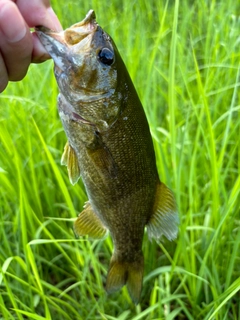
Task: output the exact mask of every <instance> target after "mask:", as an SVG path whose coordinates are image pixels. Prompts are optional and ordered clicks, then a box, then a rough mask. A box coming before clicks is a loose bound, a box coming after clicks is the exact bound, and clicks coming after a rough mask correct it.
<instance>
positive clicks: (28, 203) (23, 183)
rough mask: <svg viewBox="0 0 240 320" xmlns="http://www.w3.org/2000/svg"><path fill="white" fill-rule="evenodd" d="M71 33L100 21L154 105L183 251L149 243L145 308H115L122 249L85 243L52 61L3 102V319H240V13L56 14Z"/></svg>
mask: <svg viewBox="0 0 240 320" xmlns="http://www.w3.org/2000/svg"><path fill="white" fill-rule="evenodd" d="M52 5H53V7H54V9H55V11H56V13H57V15H58V16H59V19H60V20H61V22H62V24H63V27H64V28H66V27H68V26H69V25H71V24H73V23H75V22H77V21H79V20H81V19H82V18H83V17H84V16H85V14H86V13H87V11H88V10H89V9H90V8H93V9H95V11H96V14H97V20H98V22H99V24H100V25H101V26H102V27H104V28H105V30H106V31H108V32H109V33H110V34H111V36H112V37H113V38H114V40H115V42H116V44H117V46H118V48H119V50H120V52H121V54H122V56H123V58H124V61H125V63H126V65H127V67H128V70H129V72H130V74H131V77H132V79H133V81H134V83H135V85H136V88H137V91H138V92H139V96H140V98H141V100H142V102H143V105H144V108H145V111H146V114H147V117H148V120H149V124H150V127H151V132H152V136H153V141H154V146H155V151H156V156H157V165H158V170H159V174H160V177H161V180H162V181H164V182H166V184H167V185H168V186H169V187H171V188H172V189H173V191H174V193H175V194H176V199H177V203H178V208H179V214H180V219H181V224H180V232H179V237H178V239H177V240H176V241H175V242H174V243H170V242H168V241H165V240H164V239H163V241H162V242H161V243H158V244H157V243H155V242H153V243H150V242H149V241H148V240H147V237H145V238H146V239H144V245H143V250H144V256H145V277H144V286H143V293H142V298H141V302H140V304H139V305H138V306H134V305H133V304H132V303H131V301H130V298H129V296H128V294H127V292H126V289H125V288H124V289H123V290H122V291H121V292H118V293H116V294H113V295H110V296H107V295H106V293H105V291H104V283H105V279H106V273H107V268H108V263H109V260H110V256H111V252H112V243H111V239H110V238H107V239H106V240H105V241H88V240H87V239H85V238H83V239H79V240H76V239H75V237H74V234H73V231H72V223H73V220H74V218H75V217H76V215H77V213H78V212H79V211H81V209H82V206H83V203H84V201H85V200H86V194H85V191H84V187H83V185H82V183H81V181H80V182H79V183H78V184H77V185H75V186H74V187H73V186H71V185H70V183H69V180H68V177H67V172H66V168H65V167H61V166H60V158H61V153H62V150H63V146H64V144H65V142H66V138H65V134H64V132H63V129H62V126H61V123H60V120H59V117H58V114H57V109H56V98H57V86H56V82H55V79H54V76H53V72H52V62H46V63H44V64H42V65H32V66H31V68H30V70H29V72H28V75H27V76H26V78H25V79H24V80H23V81H22V82H20V83H11V84H10V85H9V86H8V88H7V89H6V90H5V91H4V92H3V93H2V94H1V95H0V106H1V107H0V226H1V227H0V319H4V320H5V319H19V320H21V319H37V320H40V319H53V320H55V319H59V320H60V319H64V320H65V319H69V320H70V319H71V320H73V319H109V320H110V319H121V320H125V319H134V320H137V319H167V320H171V319H189V320H195V319H206V320H207V319H208V320H211V319H216V320H224V319H226V320H228V319H234V320H237V319H239V317H240V268H239V265H240V213H239V207H240V197H239V190H240V175H239V164H240V147H239V137H240V117H239V110H240V105H239V101H240V99H239V97H240V95H239V86H240V71H239V66H240V64H239V61H240V54H239V45H240V38H239V30H240V18H239V15H238V14H239V12H240V4H239V3H238V1H231V2H230V1H222V0H219V1H187V0H183V1H179V0H176V1H170V0H169V1H164V2H162V1H154V0H151V1H146V2H145V1H134V2H131V1H123V2H121V3H120V2H119V1H112V2H111V3H110V2H105V3H103V2H99V1H94V0H92V1H90V2H88V3H86V2H82V3H79V1H74V0H73V1H68V2H66V1H63V0H60V1H56V0H54V1H52Z"/></svg>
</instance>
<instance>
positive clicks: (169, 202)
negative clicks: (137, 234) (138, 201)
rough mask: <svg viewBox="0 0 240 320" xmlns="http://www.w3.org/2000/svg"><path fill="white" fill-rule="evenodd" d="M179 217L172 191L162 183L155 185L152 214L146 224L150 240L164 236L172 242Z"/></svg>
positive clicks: (176, 231)
mask: <svg viewBox="0 0 240 320" xmlns="http://www.w3.org/2000/svg"><path fill="white" fill-rule="evenodd" d="M178 225H179V217H178V212H177V205H176V201H175V199H174V196H173V193H172V191H171V190H170V189H169V188H168V187H167V186H166V185H165V184H164V183H162V182H160V183H159V184H158V185H157V191H156V196H155V204H154V208H153V214H152V216H151V218H150V220H149V221H148V224H147V232H148V237H149V239H150V240H152V238H154V239H156V240H158V239H160V238H161V236H162V235H164V236H165V237H166V238H167V239H168V240H174V239H175V238H176V237H177V234H178Z"/></svg>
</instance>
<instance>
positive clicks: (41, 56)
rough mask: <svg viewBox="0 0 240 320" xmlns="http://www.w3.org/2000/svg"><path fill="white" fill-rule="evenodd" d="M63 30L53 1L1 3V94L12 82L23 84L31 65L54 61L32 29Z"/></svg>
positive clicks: (2, 1)
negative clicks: (51, 3) (41, 27)
mask: <svg viewBox="0 0 240 320" xmlns="http://www.w3.org/2000/svg"><path fill="white" fill-rule="evenodd" d="M38 25H42V26H45V27H48V28H50V29H52V30H56V31H60V30H61V29H62V27H61V24H60V22H59V21H58V18H57V16H56V15H55V13H54V12H53V10H52V8H51V6H50V1H49V0H31V1H28V0H0V92H2V91H3V90H4V89H5V88H6V86H7V84H8V81H19V80H22V79H23V78H24V77H25V75H26V73H27V70H28V67H29V65H30V63H31V62H36V63H37V62H43V61H45V60H47V59H49V58H50V56H49V55H48V53H47V52H46V50H45V49H44V47H43V46H42V44H41V43H40V41H39V39H38V37H37V36H36V34H35V33H31V32H30V29H29V28H33V27H35V26H38Z"/></svg>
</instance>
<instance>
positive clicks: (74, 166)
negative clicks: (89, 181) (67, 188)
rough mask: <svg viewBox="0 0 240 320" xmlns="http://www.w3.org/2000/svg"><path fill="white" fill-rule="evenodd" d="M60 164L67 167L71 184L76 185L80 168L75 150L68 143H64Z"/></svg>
mask: <svg viewBox="0 0 240 320" xmlns="http://www.w3.org/2000/svg"><path fill="white" fill-rule="evenodd" d="M61 164H62V165H65V166H67V169H68V176H69V180H70V182H71V184H73V185H74V184H75V183H77V181H78V179H79V177H80V168H79V164H78V159H77V155H76V152H75V150H74V149H73V148H72V147H71V146H70V144H69V142H67V143H66V145H65V147H64V151H63V155H62V158H61Z"/></svg>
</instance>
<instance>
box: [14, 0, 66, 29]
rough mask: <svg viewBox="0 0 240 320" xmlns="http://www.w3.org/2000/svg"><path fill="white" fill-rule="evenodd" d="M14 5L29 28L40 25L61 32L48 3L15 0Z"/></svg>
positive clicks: (33, 0) (46, 0) (32, 0)
mask: <svg viewBox="0 0 240 320" xmlns="http://www.w3.org/2000/svg"><path fill="white" fill-rule="evenodd" d="M16 4H17V6H18V8H19V11H20V12H21V14H22V15H23V17H24V19H25V21H26V23H27V24H28V26H29V27H30V28H32V27H36V26H39V25H41V26H44V27H48V28H50V29H52V30H55V31H60V30H62V26H61V24H60V22H59V20H58V18H57V16H56V14H55V13H54V11H53V9H52V8H51V6H50V1H48V0H42V1H40V0H31V1H26V0H17V1H16Z"/></svg>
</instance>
